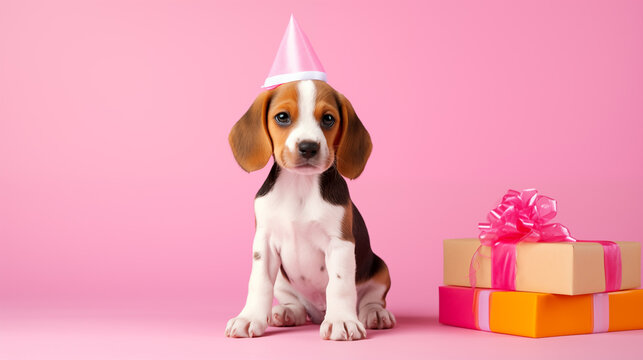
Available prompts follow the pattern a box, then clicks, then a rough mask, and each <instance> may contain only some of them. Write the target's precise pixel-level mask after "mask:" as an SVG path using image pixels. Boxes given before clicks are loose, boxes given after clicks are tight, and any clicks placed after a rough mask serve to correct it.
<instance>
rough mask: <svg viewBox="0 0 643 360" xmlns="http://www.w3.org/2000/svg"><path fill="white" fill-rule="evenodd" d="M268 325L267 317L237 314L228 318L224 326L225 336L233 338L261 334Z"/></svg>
mask: <svg viewBox="0 0 643 360" xmlns="http://www.w3.org/2000/svg"><path fill="white" fill-rule="evenodd" d="M267 327H268V318H263V319H262V318H251V317H245V316H238V317H236V318H233V319H230V320H229V321H228V324H227V325H226V328H225V336H227V337H233V338H244V337H256V336H261V335H263V333H264V332H265V331H266V328H267Z"/></svg>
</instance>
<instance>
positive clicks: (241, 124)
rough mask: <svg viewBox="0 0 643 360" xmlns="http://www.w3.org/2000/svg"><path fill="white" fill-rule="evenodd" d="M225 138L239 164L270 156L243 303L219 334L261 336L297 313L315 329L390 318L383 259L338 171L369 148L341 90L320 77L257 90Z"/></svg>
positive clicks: (340, 335)
mask: <svg viewBox="0 0 643 360" xmlns="http://www.w3.org/2000/svg"><path fill="white" fill-rule="evenodd" d="M229 141H230V145H231V147H232V152H233V154H234V157H235V159H236V160H237V162H238V163H239V165H240V166H241V167H242V168H243V169H244V170H246V171H248V172H250V171H254V170H258V169H261V168H263V167H264V166H265V165H266V164H267V163H268V161H269V159H270V157H271V156H274V159H275V162H274V165H273V167H272V169H271V170H270V173H269V174H268V178H267V179H266V181H265V182H264V184H263V185H262V186H261V188H260V189H259V191H258V192H257V195H256V198H255V202H254V207H255V222H256V233H255V237H254V242H253V245H252V248H253V261H252V271H251V274H250V281H249V284H248V297H247V300H246V305H245V306H244V308H243V310H242V311H241V313H239V315H238V316H237V317H235V318H233V319H231V320H230V321H228V324H227V326H226V330H225V334H226V336H229V337H253V336H260V335H262V334H263V333H264V332H265V330H266V327H267V326H268V324H270V325H273V326H294V325H301V324H304V323H305V322H306V316H308V317H310V319H311V320H312V322H314V323H317V324H319V323H321V327H320V335H321V337H322V338H323V339H331V340H356V339H362V338H365V337H366V330H365V328H364V327H365V326H366V327H367V328H378V329H382V328H391V327H393V326H394V325H395V317H394V316H393V314H392V313H390V312H389V311H388V310H386V309H385V307H386V300H385V297H386V294H387V292H388V290H389V288H390V285H391V280H390V277H389V272H388V268H387V267H386V264H385V263H384V261H382V259H380V258H379V257H378V256H377V255H375V254H374V253H373V251H372V250H371V246H370V242H369V236H368V232H367V230H366V225H365V224H364V220H363V219H362V216H361V215H360V213H359V211H358V210H357V207H355V205H354V204H353V202H352V201H351V199H350V197H349V193H348V187H347V185H346V181H345V180H344V179H343V178H342V176H341V175H343V176H345V177H347V178H349V179H354V178H356V177H358V176H359V175H360V174H361V173H362V171H363V170H364V166H365V165H366V161H367V160H368V157H369V155H370V153H371V149H372V144H371V139H370V136H369V134H368V132H367V131H366V129H365V128H364V125H362V123H361V121H360V120H359V118H358V117H357V115H356V114H355V111H354V110H353V107H352V105H351V103H350V102H349V101H348V99H346V97H344V96H343V95H341V94H340V93H338V92H337V91H335V90H334V89H333V88H332V87H331V86H330V85H328V84H327V83H325V82H323V81H318V80H303V81H296V82H290V83H286V84H283V85H281V86H279V87H277V88H275V89H271V90H267V91H264V92H263V93H261V94H260V95H259V96H258V97H257V99H256V100H255V101H254V103H253V104H252V105H251V106H250V109H248V111H247V112H246V113H245V115H243V117H241V119H240V120H239V121H238V122H237V123H236V124H235V125H234V127H233V128H232V130H231V132H230V136H229ZM340 174H341V175H340ZM273 296H274V297H275V298H276V299H277V300H278V302H279V305H276V306H272V304H273Z"/></svg>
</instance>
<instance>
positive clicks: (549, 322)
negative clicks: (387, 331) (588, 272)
mask: <svg viewBox="0 0 643 360" xmlns="http://www.w3.org/2000/svg"><path fill="white" fill-rule="evenodd" d="M440 323H442V324H445V325H453V326H458V327H464V328H470V329H477V330H485V331H491V332H497V333H503V334H511V335H520V336H527V337H534V338H538V337H547V336H560V335H574V334H590V333H597V332H607V331H622V330H636V329H643V290H640V289H638V290H625V291H616V292H610V293H600V294H588V295H575V296H568V295H555V294H542V293H533V292H521V291H502V290H485V289H473V288H465V287H457V286H441V287H440Z"/></svg>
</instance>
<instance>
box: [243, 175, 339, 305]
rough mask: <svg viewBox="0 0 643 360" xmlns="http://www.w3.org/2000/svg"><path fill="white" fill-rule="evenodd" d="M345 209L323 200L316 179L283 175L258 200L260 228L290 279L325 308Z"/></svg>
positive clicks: (257, 215) (256, 208)
mask: <svg viewBox="0 0 643 360" xmlns="http://www.w3.org/2000/svg"><path fill="white" fill-rule="evenodd" d="M344 211H345V210H344V207H342V206H337V205H332V204H330V203H328V202H326V201H324V199H323V198H322V196H321V193H320V191H319V183H318V179H317V177H309V178H308V177H302V176H301V175H297V176H294V177H293V176H292V175H291V176H289V174H281V176H280V177H279V180H278V181H277V183H276V184H275V185H274V187H273V189H272V190H271V191H270V192H269V193H268V194H266V195H265V196H262V197H259V198H257V199H256V200H255V215H256V219H257V227H262V228H263V229H264V230H266V232H267V234H268V241H269V244H270V247H271V248H274V249H275V250H276V253H277V254H279V256H280V260H281V264H282V267H283V269H284V271H285V272H286V274H287V276H288V279H289V281H290V283H291V285H292V286H293V287H295V288H296V289H297V290H298V291H299V292H300V293H301V294H302V295H303V296H305V297H306V298H308V299H309V300H310V301H311V302H313V303H316V305H317V306H319V307H321V308H324V307H325V289H326V285H327V284H328V274H327V272H326V268H325V254H326V249H327V247H328V244H329V242H330V239H331V238H332V237H340V236H341V223H342V219H343V217H344Z"/></svg>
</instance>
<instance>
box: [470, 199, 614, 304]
mask: <svg viewBox="0 0 643 360" xmlns="http://www.w3.org/2000/svg"><path fill="white" fill-rule="evenodd" d="M556 212H557V210H556V200H554V199H552V198H550V197H547V196H543V195H538V191H536V190H535V189H528V190H523V191H522V192H518V191H515V190H509V191H508V192H507V194H505V196H503V197H502V201H501V202H500V204H499V205H498V206H497V207H496V208H495V209H493V210H491V211H490V212H489V215H488V216H487V218H488V220H489V222H486V223H480V224H478V228H479V229H480V230H481V232H480V235H479V238H480V244H481V245H480V246H490V247H491V286H492V288H495V289H505V290H516V284H515V282H516V245H517V244H518V243H520V242H522V241H530V242H574V241H578V242H581V241H582V240H576V239H574V238H573V237H572V236H571V235H570V232H569V230H568V229H567V228H566V227H565V226H563V225H562V224H559V223H552V224H550V223H549V221H551V220H552V219H553V218H554V217H556ZM591 242H597V243H600V244H601V245H602V246H603V256H604V264H605V291H615V290H619V289H620V288H621V251H620V249H619V247H618V245H617V244H616V243H614V242H611V241H591ZM478 250H479V249H478ZM477 256H478V251H476V253H475V254H474V256H473V258H472V259H471V266H470V268H469V279H470V282H471V286H473V287H475V269H474V266H473V264H474V260H475V258H476V257H477Z"/></svg>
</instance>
